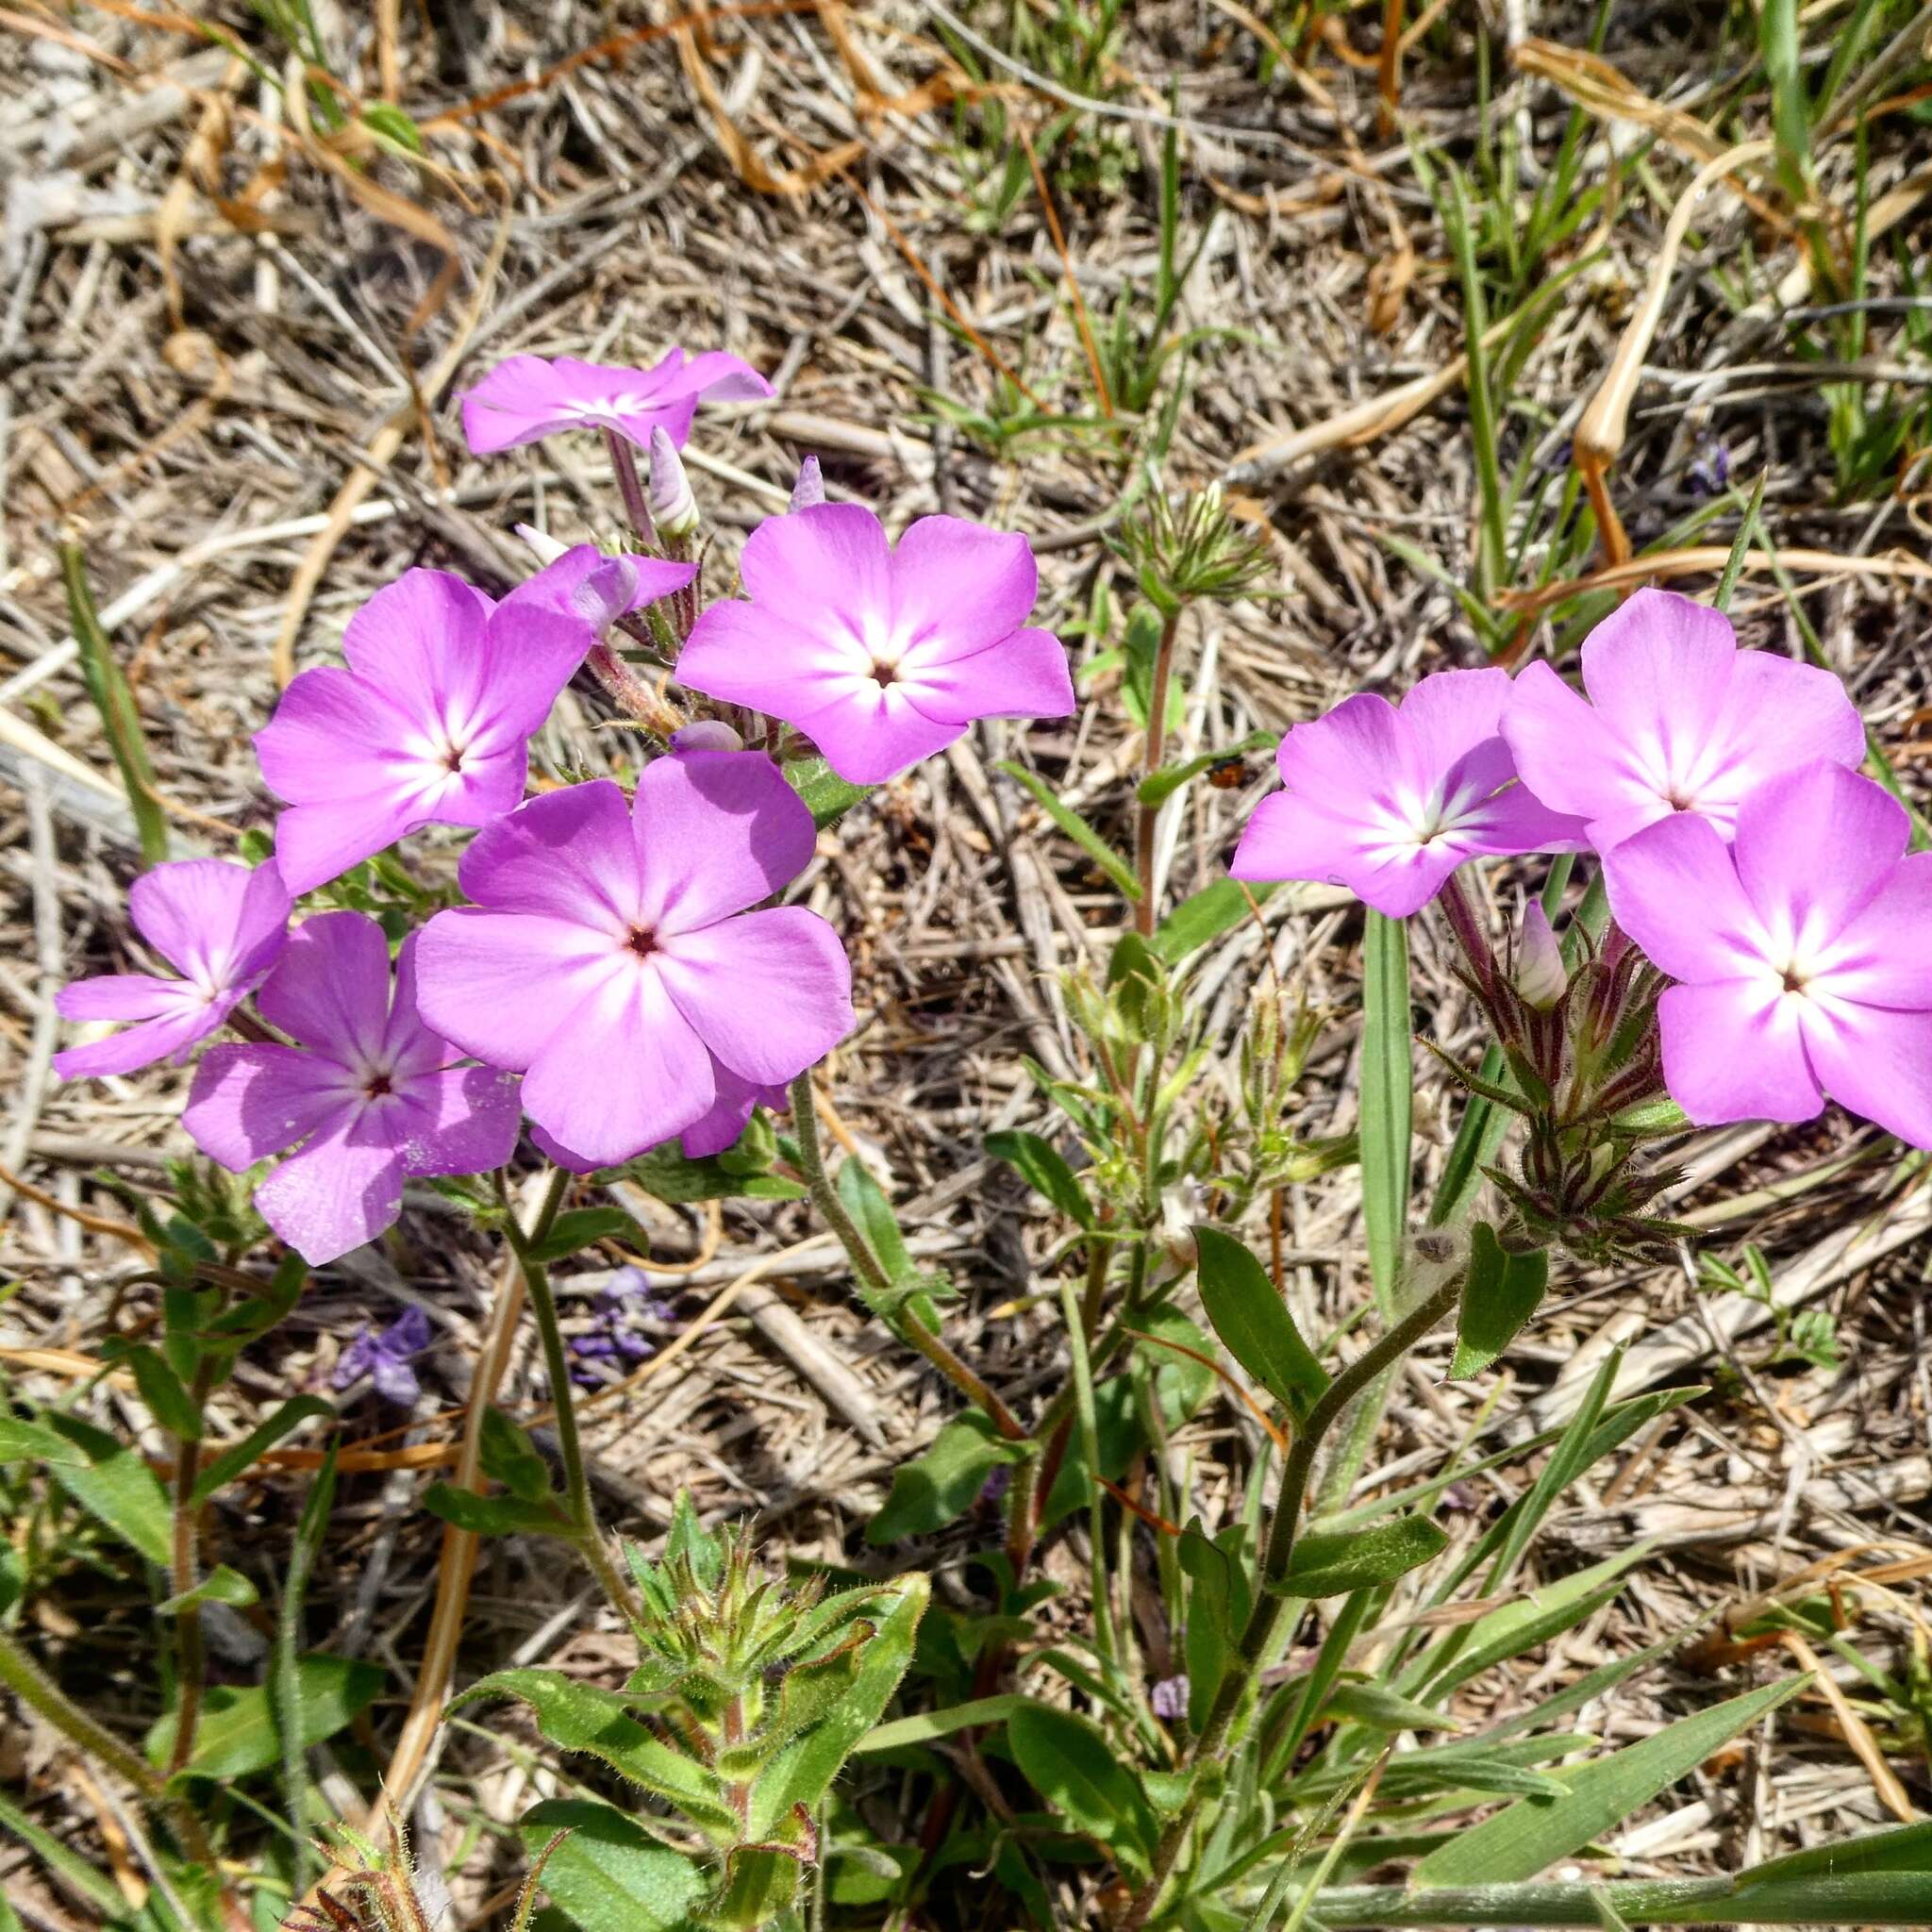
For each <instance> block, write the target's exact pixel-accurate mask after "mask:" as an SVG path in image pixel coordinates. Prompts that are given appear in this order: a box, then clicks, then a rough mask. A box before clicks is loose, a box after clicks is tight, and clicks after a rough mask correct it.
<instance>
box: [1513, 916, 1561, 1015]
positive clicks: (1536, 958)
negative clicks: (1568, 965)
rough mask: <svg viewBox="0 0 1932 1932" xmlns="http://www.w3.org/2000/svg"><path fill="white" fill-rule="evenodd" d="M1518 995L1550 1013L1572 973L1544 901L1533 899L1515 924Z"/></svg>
mask: <svg viewBox="0 0 1932 1932" xmlns="http://www.w3.org/2000/svg"><path fill="white" fill-rule="evenodd" d="M1512 979H1513V982H1514V984H1515V987H1516V991H1517V993H1518V995H1519V996H1520V997H1521V999H1522V1000H1523V1002H1524V1005H1525V1006H1531V1007H1534V1008H1536V1009H1537V1011H1538V1012H1540V1013H1547V1012H1548V1011H1549V1010H1550V1008H1552V1007H1554V1006H1555V1005H1556V1004H1557V1001H1558V1000H1560V999H1561V998H1562V997H1563V994H1564V991H1565V990H1566V989H1567V988H1568V987H1569V984H1570V974H1569V973H1568V972H1567V971H1566V970H1565V968H1564V965H1563V949H1562V947H1561V946H1559V945H1558V944H1557V935H1556V934H1555V933H1554V932H1552V931H1551V930H1550V922H1549V917H1548V915H1547V914H1546V913H1545V912H1544V911H1543V908H1542V902H1541V900H1540V899H1532V900H1531V901H1530V902H1529V904H1528V905H1527V906H1525V907H1524V909H1523V916H1522V917H1521V919H1519V920H1518V922H1517V926H1516V965H1515V970H1514V973H1513V974H1512Z"/></svg>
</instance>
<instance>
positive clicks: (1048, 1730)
mask: <svg viewBox="0 0 1932 1932" xmlns="http://www.w3.org/2000/svg"><path fill="white" fill-rule="evenodd" d="M1007 1744H1008V1748H1009V1749H1010V1750H1011V1752H1012V1754H1013V1760H1014V1762H1015V1763H1017V1764H1018V1765H1019V1767H1020V1769H1021V1770H1022V1771H1023V1772H1024V1774H1025V1775H1026V1779H1027V1782H1028V1783H1030V1784H1031V1785H1032V1786H1033V1788H1034V1790H1037V1791H1038V1792H1039V1793H1040V1794H1041V1797H1043V1798H1045V1799H1046V1800H1047V1801H1048V1802H1049V1803H1050V1804H1052V1805H1053V1806H1055V1807H1057V1808H1058V1809H1059V1810H1061V1811H1063V1812H1065V1814H1066V1815H1067V1817H1068V1818H1069V1819H1070V1820H1071V1821H1072V1822H1073V1824H1074V1826H1075V1827H1076V1828H1077V1829H1079V1830H1081V1831H1083V1832H1085V1833H1086V1834H1087V1836H1088V1837H1090V1838H1092V1839H1095V1840H1098V1841H1099V1842H1100V1843H1101V1844H1103V1845H1105V1846H1106V1847H1107V1848H1108V1851H1110V1852H1111V1853H1112V1854H1113V1855H1114V1857H1116V1858H1117V1859H1119V1860H1120V1862H1121V1863H1122V1864H1123V1865H1124V1866H1126V1867H1127V1868H1129V1869H1130V1870H1133V1871H1136V1872H1141V1873H1144V1872H1145V1871H1146V1870H1147V1864H1148V1860H1149V1858H1150V1857H1152V1855H1153V1851H1154V1844H1155V1840H1156V1839H1157V1838H1158V1836H1159V1832H1158V1827H1157V1825H1156V1824H1155V1820H1154V1813H1153V1809H1152V1807H1150V1806H1149V1805H1148V1803H1147V1800H1146V1798H1145V1796H1144V1795H1143V1794H1142V1792H1141V1788H1140V1786H1139V1785H1138V1784H1137V1783H1136V1782H1135V1781H1134V1774H1133V1773H1132V1772H1131V1771H1129V1770H1128V1769H1127V1767H1126V1765H1125V1763H1124V1762H1123V1760H1122V1757H1121V1754H1120V1753H1119V1752H1118V1751H1117V1750H1116V1749H1115V1747H1114V1746H1113V1744H1112V1743H1110V1742H1109V1741H1108V1738H1107V1736H1106V1734H1105V1733H1104V1732H1103V1731H1101V1730H1100V1729H1099V1727H1098V1726H1097V1725H1094V1724H1090V1723H1089V1722H1088V1721H1087V1720H1086V1719H1085V1718H1083V1717H1076V1716H1074V1713H1073V1712H1072V1711H1070V1710H1058V1709H1056V1708H1054V1707H1052V1706H1050V1705H1044V1704H1031V1705H1028V1706H1027V1707H1026V1708H1025V1709H1024V1710H1017V1711H1015V1712H1014V1713H1013V1715H1012V1716H1011V1717H1009V1718H1008V1720H1007Z"/></svg>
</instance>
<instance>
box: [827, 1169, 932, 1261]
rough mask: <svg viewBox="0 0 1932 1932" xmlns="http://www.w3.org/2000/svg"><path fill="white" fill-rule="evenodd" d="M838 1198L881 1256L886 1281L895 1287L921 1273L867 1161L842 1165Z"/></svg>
mask: <svg viewBox="0 0 1932 1932" xmlns="http://www.w3.org/2000/svg"><path fill="white" fill-rule="evenodd" d="M839 1198H840V1200H841V1201H842V1202H844V1204H845V1211H846V1212H847V1213H848V1214H850V1215H851V1216H852V1218H853V1220H854V1221H856V1222H857V1223H858V1231H859V1233H860V1234H862V1235H864V1237H865V1239H866V1241H867V1243H868V1245H869V1246H870V1247H871V1249H872V1251H873V1253H874V1255H876V1256H877V1257H878V1259H879V1265H880V1266H881V1267H882V1268H884V1270H885V1271H886V1279H887V1280H888V1281H890V1282H891V1284H892V1286H893V1287H894V1288H900V1287H903V1286H905V1285H906V1284H907V1283H908V1282H910V1281H912V1280H914V1279H916V1278H917V1275H918V1273H919V1271H918V1270H917V1269H916V1268H914V1266H913V1265H912V1257H911V1256H910V1255H908V1253H907V1252H906V1238H905V1236H904V1235H902V1234H901V1233H900V1232H899V1222H898V1217H897V1216H896V1215H894V1214H893V1212H892V1204H891V1201H889V1200H888V1199H887V1198H886V1191H885V1190H884V1189H883V1188H882V1187H880V1186H879V1184H878V1182H877V1181H876V1180H875V1179H874V1176H873V1172H872V1169H871V1168H869V1167H868V1166H866V1164H865V1162H864V1161H862V1160H859V1159H858V1158H847V1159H846V1160H844V1161H842V1162H841V1164H840V1168H839Z"/></svg>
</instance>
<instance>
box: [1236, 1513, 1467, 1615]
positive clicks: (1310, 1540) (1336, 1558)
mask: <svg viewBox="0 0 1932 1932" xmlns="http://www.w3.org/2000/svg"><path fill="white" fill-rule="evenodd" d="M1448 1544H1449V1538H1448V1536H1447V1535H1446V1534H1445V1533H1444V1532H1443V1531H1442V1530H1441V1529H1439V1528H1438V1527H1437V1526H1436V1525H1435V1524H1433V1523H1431V1522H1430V1521H1429V1520H1428V1518H1427V1517H1426V1516H1398V1517H1397V1518H1396V1519H1395V1520H1394V1521H1393V1522H1392V1523H1378V1524H1375V1526H1374V1528H1373V1529H1360V1530H1354V1531H1344V1532H1342V1533H1341V1535H1337V1536H1321V1535H1313V1534H1305V1535H1303V1536H1301V1537H1299V1538H1297V1539H1296V1541H1295V1546H1294V1553H1293V1555H1292V1556H1291V1557H1290V1558H1289V1563H1288V1574H1287V1575H1286V1576H1284V1577H1283V1578H1282V1579H1281V1581H1280V1582H1279V1583H1278V1584H1271V1585H1270V1586H1269V1588H1270V1589H1271V1590H1272V1591H1274V1592H1275V1593H1276V1594H1277V1595H1280V1596H1293V1597H1316V1596H1347V1595H1348V1594H1349V1593H1350V1592H1351V1591H1357V1590H1364V1589H1367V1588H1368V1587H1369V1586H1371V1585H1373V1584H1382V1583H1392V1582H1394V1580H1395V1579H1396V1578H1397V1577H1398V1576H1402V1575H1405V1574H1407V1572H1409V1571H1411V1570H1413V1569H1415V1568H1416V1567H1417V1566H1418V1565H1419V1564H1422V1563H1426V1562H1427V1561H1428V1560H1429V1558H1430V1557H1433V1556H1436V1555H1438V1554H1439V1553H1440V1552H1441V1551H1442V1550H1444V1549H1446V1548H1447V1547H1448Z"/></svg>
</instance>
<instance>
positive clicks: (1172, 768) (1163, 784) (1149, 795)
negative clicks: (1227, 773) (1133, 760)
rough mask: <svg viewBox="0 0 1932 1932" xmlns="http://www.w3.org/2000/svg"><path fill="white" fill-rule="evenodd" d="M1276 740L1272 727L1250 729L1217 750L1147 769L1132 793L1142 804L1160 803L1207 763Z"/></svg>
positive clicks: (1216, 762) (1221, 762)
mask: <svg viewBox="0 0 1932 1932" xmlns="http://www.w3.org/2000/svg"><path fill="white" fill-rule="evenodd" d="M1276 742H1277V740H1276V738H1275V735H1274V732H1272V731H1251V732H1249V733H1248V735H1247V736H1246V737H1245V738H1244V739H1242V740H1241V742H1240V743H1239V744H1230V745H1228V746H1226V747H1224V749H1223V750H1221V751H1204V752H1203V753H1202V754H1201V755H1200V756H1199V757H1198V758H1188V759H1186V760H1185V761H1184V762H1182V763H1180V764H1177V765H1162V766H1161V768H1160V769H1159V770H1158V772H1150V773H1149V774H1147V776H1146V777H1144V778H1142V779H1141V783H1140V785H1139V786H1138V787H1137V788H1136V790H1135V792H1134V796H1135V797H1136V798H1137V799H1138V800H1139V801H1140V802H1141V804H1142V805H1151V806H1160V805H1164V804H1165V803H1166V802H1167V800H1168V799H1170V798H1172V797H1173V796H1174V793H1175V792H1176V791H1179V790H1180V789H1181V787H1182V786H1183V785H1185V784H1186V783H1187V782H1188V780H1189V779H1191V778H1198V777H1199V776H1200V775H1201V774H1202V773H1203V772H1205V771H1207V770H1208V768H1209V767H1210V766H1212V765H1224V764H1225V763H1226V762H1227V761H1228V759H1229V758H1245V757H1246V756H1247V754H1248V753H1249V752H1251V751H1259V750H1260V749H1261V748H1262V746H1264V745H1267V746H1273V745H1274V744H1275V743H1276Z"/></svg>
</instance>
